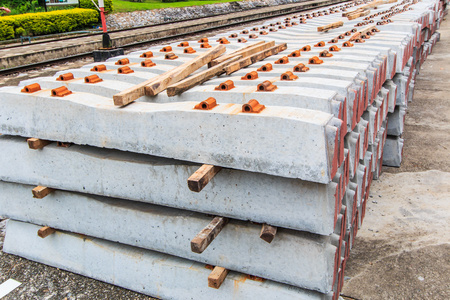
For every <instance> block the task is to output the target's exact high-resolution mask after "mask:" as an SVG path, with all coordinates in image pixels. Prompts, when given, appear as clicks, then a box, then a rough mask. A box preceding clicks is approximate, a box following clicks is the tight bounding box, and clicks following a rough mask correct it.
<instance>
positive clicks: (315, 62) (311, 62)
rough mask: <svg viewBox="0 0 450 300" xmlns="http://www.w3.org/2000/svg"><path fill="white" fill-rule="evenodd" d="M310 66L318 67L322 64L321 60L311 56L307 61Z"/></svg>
mask: <svg viewBox="0 0 450 300" xmlns="http://www.w3.org/2000/svg"><path fill="white" fill-rule="evenodd" d="M308 62H309V63H310V64H312V65H320V64H322V63H323V60H321V59H320V58H318V57H317V56H313V57H311V58H310V59H309V61H308Z"/></svg>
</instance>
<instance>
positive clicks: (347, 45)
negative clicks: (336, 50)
mask: <svg viewBox="0 0 450 300" xmlns="http://www.w3.org/2000/svg"><path fill="white" fill-rule="evenodd" d="M342 47H353V44H352V43H350V42H344V43H343V44H342Z"/></svg>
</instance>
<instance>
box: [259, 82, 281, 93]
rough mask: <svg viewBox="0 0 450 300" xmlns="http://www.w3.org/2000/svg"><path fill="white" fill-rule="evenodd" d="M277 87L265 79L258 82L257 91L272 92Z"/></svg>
mask: <svg viewBox="0 0 450 300" xmlns="http://www.w3.org/2000/svg"><path fill="white" fill-rule="evenodd" d="M276 89H277V86H276V85H274V84H272V82H271V81H269V80H266V81H264V82H262V83H260V84H258V91H259V92H273V91H275V90H276Z"/></svg>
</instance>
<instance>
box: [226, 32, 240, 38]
mask: <svg viewBox="0 0 450 300" xmlns="http://www.w3.org/2000/svg"><path fill="white" fill-rule="evenodd" d="M228 37H229V38H237V37H238V34H237V33H232V34H230V35H229V36H228Z"/></svg>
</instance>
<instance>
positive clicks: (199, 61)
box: [113, 45, 226, 106]
mask: <svg viewBox="0 0 450 300" xmlns="http://www.w3.org/2000/svg"><path fill="white" fill-rule="evenodd" d="M225 51H226V48H225V46H224V45H217V46H215V47H213V48H211V49H210V50H209V51H207V52H205V53H203V54H201V55H199V56H197V57H196V58H194V59H192V60H190V61H187V62H185V63H184V64H182V65H180V66H178V67H176V68H174V69H172V70H170V71H167V72H165V73H163V74H161V75H159V76H156V77H153V78H150V79H148V80H146V81H144V82H142V83H140V84H137V85H135V86H133V87H131V88H128V89H126V90H124V91H122V92H120V93H118V94H116V95H114V96H113V100H114V105H117V106H124V105H127V104H129V103H131V102H133V101H134V100H136V99H138V98H139V97H142V96H144V95H145V93H146V89H145V87H146V86H148V85H149V84H152V83H154V82H157V81H161V80H163V81H168V82H169V84H170V83H174V82H175V81H173V79H172V81H171V80H169V79H168V78H170V77H171V76H173V75H174V74H178V77H180V72H181V73H183V72H182V71H183V70H185V72H184V73H186V70H188V71H189V72H191V73H192V72H194V71H195V70H197V69H198V68H200V67H202V66H203V65H205V64H207V63H208V62H210V61H211V60H213V59H214V58H216V57H218V56H219V55H220V54H222V53H224V52H225ZM189 74H190V73H189ZM189 74H187V75H189ZM187 75H186V76H187ZM186 76H185V77H186ZM181 79H183V78H181ZM181 79H179V80H181ZM169 84H167V85H169Z"/></svg>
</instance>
